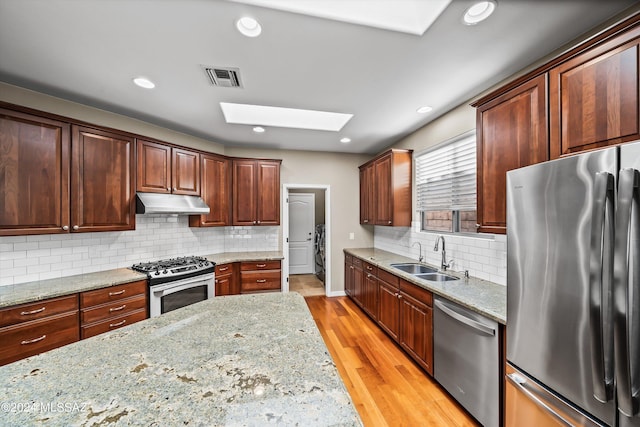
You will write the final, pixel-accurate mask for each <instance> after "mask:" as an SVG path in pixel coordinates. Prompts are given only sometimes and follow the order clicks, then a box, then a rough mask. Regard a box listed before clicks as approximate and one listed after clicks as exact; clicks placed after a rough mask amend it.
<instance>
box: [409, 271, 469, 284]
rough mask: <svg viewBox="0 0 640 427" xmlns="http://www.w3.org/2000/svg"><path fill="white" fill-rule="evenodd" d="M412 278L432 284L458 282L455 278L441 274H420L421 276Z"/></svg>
mask: <svg viewBox="0 0 640 427" xmlns="http://www.w3.org/2000/svg"><path fill="white" fill-rule="evenodd" d="M414 276H415V277H417V278H418V279H423V280H430V281H432V282H449V281H451V280H460V279H459V278H457V277H455V276H449V275H448V274H442V273H421V274H414Z"/></svg>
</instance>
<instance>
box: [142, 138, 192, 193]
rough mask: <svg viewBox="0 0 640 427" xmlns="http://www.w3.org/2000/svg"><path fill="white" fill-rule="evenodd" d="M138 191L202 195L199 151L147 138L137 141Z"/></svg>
mask: <svg viewBox="0 0 640 427" xmlns="http://www.w3.org/2000/svg"><path fill="white" fill-rule="evenodd" d="M137 152H138V161H137V166H138V167H137V178H138V179H137V190H138V191H142V192H149V193H165V194H184V195H190V196H199V195H200V154H199V153H197V152H194V151H190V150H185V149H182V148H176V147H170V146H168V145H164V144H159V143H157V142H152V141H148V140H144V139H138V141H137Z"/></svg>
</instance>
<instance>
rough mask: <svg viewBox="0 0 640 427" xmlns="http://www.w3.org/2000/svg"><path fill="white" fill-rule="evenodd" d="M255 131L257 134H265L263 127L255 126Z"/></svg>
mask: <svg viewBox="0 0 640 427" xmlns="http://www.w3.org/2000/svg"><path fill="white" fill-rule="evenodd" d="M253 131H254V132H255V133H263V132H264V128H263V127H262V126H254V128H253Z"/></svg>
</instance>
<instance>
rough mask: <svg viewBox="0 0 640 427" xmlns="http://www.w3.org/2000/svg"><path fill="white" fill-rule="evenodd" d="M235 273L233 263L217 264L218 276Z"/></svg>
mask: <svg viewBox="0 0 640 427" xmlns="http://www.w3.org/2000/svg"><path fill="white" fill-rule="evenodd" d="M231 273H233V263H231V262H230V263H228V264H218V265H216V277H217V276H222V275H223V274H231Z"/></svg>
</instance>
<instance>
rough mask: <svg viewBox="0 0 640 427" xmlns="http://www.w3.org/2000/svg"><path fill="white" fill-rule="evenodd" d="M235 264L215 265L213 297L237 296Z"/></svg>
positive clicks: (238, 291)
mask: <svg viewBox="0 0 640 427" xmlns="http://www.w3.org/2000/svg"><path fill="white" fill-rule="evenodd" d="M236 264H238V263H233V262H230V263H227V264H218V265H216V291H215V296H217V297H220V296H225V295H237V294H239V293H240V283H239V281H238V277H237V272H238V268H236Z"/></svg>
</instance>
